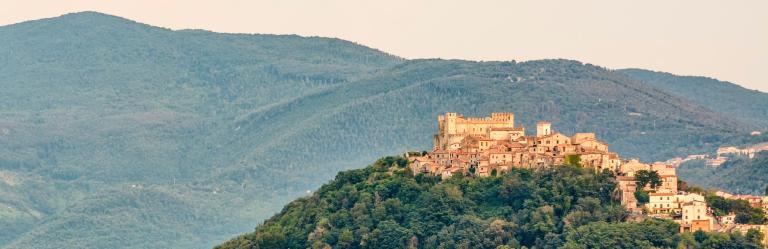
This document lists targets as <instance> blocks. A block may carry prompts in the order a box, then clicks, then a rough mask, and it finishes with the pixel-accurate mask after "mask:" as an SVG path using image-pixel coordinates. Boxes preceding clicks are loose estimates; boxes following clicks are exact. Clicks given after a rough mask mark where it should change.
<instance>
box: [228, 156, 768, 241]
mask: <svg viewBox="0 0 768 249" xmlns="http://www.w3.org/2000/svg"><path fill="white" fill-rule="evenodd" d="M407 163H408V162H407V160H406V159H405V158H397V157H387V158H382V159H380V160H378V161H376V163H374V164H373V165H371V166H368V167H366V168H363V169H357V170H349V171H344V172H341V173H339V174H338V175H337V176H336V178H335V180H333V181H331V182H329V183H327V184H325V185H323V186H322V187H321V188H320V189H319V190H318V191H317V192H315V193H313V194H312V195H311V196H307V197H304V198H300V199H298V200H295V201H293V202H291V203H289V204H288V205H286V206H285V207H284V208H283V210H282V211H281V212H280V213H279V214H277V215H275V216H273V217H272V218H270V219H268V220H267V221H266V222H264V224H262V225H260V226H258V227H256V230H255V231H254V232H252V233H248V234H246V235H243V236H240V237H237V238H235V239H233V240H230V241H228V242H226V243H224V244H222V245H220V246H218V247H216V248H218V249H234V248H328V247H332V248H521V247H524V248H761V247H762V246H761V244H760V242H761V239H762V237H759V236H755V235H754V234H752V235H746V236H745V235H742V234H723V233H719V234H708V233H703V232H698V233H696V235H693V234H692V233H686V234H683V235H681V234H679V233H678V230H679V227H678V224H677V223H674V222H672V221H669V220H661V219H658V220H657V219H651V218H647V219H645V220H644V221H641V222H624V221H626V219H627V217H628V212H627V211H626V210H624V208H623V207H622V206H621V204H620V203H619V202H618V200H616V198H615V196H616V195H615V190H616V180H615V178H614V176H613V175H612V173H610V172H608V171H605V172H603V173H595V172H593V171H591V170H588V169H584V168H581V167H574V166H562V167H553V168H550V169H546V170H538V171H533V170H528V169H513V170H511V171H510V172H507V173H505V174H502V175H501V176H498V177H496V176H491V177H479V178H473V177H464V176H462V175H460V174H457V175H455V176H454V177H452V178H449V179H446V180H439V178H437V177H430V176H426V175H424V174H419V175H415V176H414V175H413V173H412V172H410V168H407V167H406V164H407Z"/></svg>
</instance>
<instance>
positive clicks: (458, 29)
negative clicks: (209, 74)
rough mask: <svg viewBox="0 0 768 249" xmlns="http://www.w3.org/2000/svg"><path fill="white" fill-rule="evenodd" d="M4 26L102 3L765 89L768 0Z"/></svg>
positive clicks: (227, 10)
mask: <svg viewBox="0 0 768 249" xmlns="http://www.w3.org/2000/svg"><path fill="white" fill-rule="evenodd" d="M0 6H1V7H0V25H6V24H11V23H17V22H22V21H26V20H32V19H39V18H46V17H54V16H59V15H62V14H66V13H70V12H78V11H86V10H92V11H99V12H103V13H107V14H112V15H117V16H121V17H125V18H128V19H132V20H136V21H138V22H142V23H147V24H150V25H154V26H161V27H167V28H171V29H189V28H194V29H206V30H211V31H216V32H227V33H262V34H298V35H304V36H325V37H338V38H341V39H345V40H350V41H354V42H357V43H361V44H363V45H366V46H370V47H373V48H377V49H380V50H383V51H386V52H389V53H392V54H395V55H398V56H402V57H405V58H409V59H414V58H446V59H468V60H517V61H525V60H533V59H544V58H566V59H574V60H579V61H582V62H586V63H592V64H596V65H601V66H605V67H608V68H615V69H618V68H628V67H637V68H645V69H651V70H658V71H665V72H670V73H674V74H679V75H701V76H709V77H713V78H717V79H720V80H725V81H731V82H734V83H737V84H740V85H743V86H745V87H747V88H751V89H760V90H762V91H765V92H768V1H766V0H755V1H746V0H743V1H738V0H734V1H709V0H674V1H669V0H665V1H656V0H651V1H621V0H611V1H490V0H488V1H486V0H475V1H452V0H441V1H437V0H435V1H418V0H385V1H381V0H380V1H363V0H349V1H342V0H312V1H300V0H274V1H240V0H237V1H196V0H130V1H97V0H89V1H86V0H66V1H61V0H49V1H45V0H20V1H8V0H0Z"/></svg>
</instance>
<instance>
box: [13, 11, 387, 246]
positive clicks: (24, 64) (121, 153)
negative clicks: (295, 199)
mask: <svg viewBox="0 0 768 249" xmlns="http://www.w3.org/2000/svg"><path fill="white" fill-rule="evenodd" d="M401 61H402V60H401V59H400V58H397V57H394V56H391V55H388V54H385V53H382V52H380V51H377V50H373V49H370V48H366V47H363V46H359V45H356V44H353V43H350V42H347V41H342V40H338V39H328V38H305V37H298V36H276V35H234V34H216V33H211V32H202V31H171V30H167V29H162V28H156V27H152V26H148V25H144V24H139V23H135V22H133V21H130V20H126V19H122V18H119V17H114V16H109V15H104V14H100V13H93V12H85V13H77V14H69V15H64V16H61V17H57V18H52V19H44V20H37V21H30V22H25V23H20V24H15V25H9V26H4V27H0V88H2V89H3V91H0V107H2V108H0V117H1V118H0V172H7V174H8V175H10V176H14V177H15V180H14V181H15V182H16V183H15V184H13V185H1V184H0V204H2V205H4V207H8V209H9V210H10V211H8V212H5V211H0V220H2V224H7V225H2V226H0V247H1V246H2V245H3V244H6V243H11V242H13V243H12V244H10V246H9V247H10V248H30V247H32V248H42V245H45V246H49V247H51V248H67V247H68V248H83V247H88V248H121V247H132V246H133V247H141V246H140V244H141V243H159V244H157V245H164V246H163V247H167V248H189V247H192V246H195V247H199V248H206V247H210V246H211V245H213V243H214V241H220V240H222V239H225V238H228V237H230V236H231V235H232V234H235V233H239V232H241V231H242V230H243V229H249V228H251V227H252V226H253V225H252V221H251V220H258V219H260V218H263V217H266V216H267V215H268V214H269V213H271V212H273V211H274V207H276V206H277V204H269V202H265V201H264V199H258V200H254V199H252V198H247V199H246V200H245V201H244V200H242V198H241V197H243V194H242V192H239V193H237V194H231V193H218V192H216V188H217V187H216V186H215V185H206V186H202V185H194V184H193V181H197V180H200V179H205V177H207V176H210V175H211V174H213V173H214V172H215V171H216V170H219V169H221V168H224V167H227V166H230V165H232V163H231V162H233V161H237V158H238V157H242V156H243V155H244V154H247V153H249V150H250V148H249V147H248V146H251V145H247V146H245V147H243V148H237V149H232V150H231V151H228V152H227V153H217V152H220V151H216V149H217V148H219V147H221V146H222V145H220V144H216V143H215V141H219V140H231V139H229V138H219V137H211V136H219V135H236V136H240V135H241V134H236V133H226V132H222V130H225V129H226V130H231V129H234V128H235V127H233V126H232V125H230V124H231V123H232V122H233V120H235V119H236V117H237V116H239V115H242V113H247V112H251V111H252V110H254V109H259V108H264V107H265V106H269V105H272V104H273V103H279V102H281V101H285V100H289V99H293V98H298V97H301V96H303V95H306V94H310V93H313V92H317V91H319V90H322V89H325V88H328V87H332V86H334V85H338V84H346V83H348V82H351V81H353V80H355V79H357V78H361V77H367V75H369V74H372V73H375V72H376V71H379V70H382V69H385V68H388V67H391V66H392V65H394V64H397V63H400V62H401ZM237 153H241V154H237ZM174 183H175V184H174ZM134 185H140V186H145V188H141V189H136V190H131V191H132V192H139V193H140V194H141V196H143V197H142V198H139V199H137V200H136V201H135V202H128V203H125V202H114V201H111V200H112V198H114V196H124V195H125V194H127V193H126V192H125V188H129V187H130V186H134ZM158 191H160V192H158ZM132 192H131V193H132ZM264 195H269V193H265V194H264ZM132 196H133V194H130V195H128V196H124V198H126V199H128V200H131V199H134V197H132ZM238 196H240V197H238ZM213 200H215V201H213ZM169 201H173V203H168V202H169ZM232 202H236V203H238V204H233V203H232ZM126 204H131V205H138V207H142V208H138V207H135V208H126V207H123V205H126ZM168 205H171V206H168ZM227 206H232V207H235V206H236V207H238V208H237V210H235V209H230V210H226V209H224V207H227ZM171 207H172V208H171ZM266 207H270V208H269V209H264V208H266ZM241 208H246V209H248V211H246V209H241ZM74 209H77V210H74ZM239 211H242V212H243V214H244V215H245V216H240V215H235V216H230V215H227V216H221V214H232V213H235V212H239ZM177 216H182V217H186V216H188V218H181V219H170V220H164V221H160V220H158V219H157V217H177ZM247 216H251V218H250V219H242V218H244V217H247ZM8 217H13V219H9V218H8ZM83 217H89V218H88V219H87V220H83ZM125 217H133V218H131V219H126V218H125ZM200 217H204V218H200ZM217 217H218V218H217ZM238 220H239V221H238ZM72 223H76V224H78V225H71V224H72ZM223 224H226V226H225V227H222V225H223ZM138 227H141V228H142V229H135V228H138ZM65 228H66V229H65ZM121 231H124V232H121ZM169 233H170V234H172V235H169ZM43 234H44V235H45V236H42V235H43ZM158 234H166V235H168V236H157V235H158ZM216 236H218V237H216ZM126 238H133V239H131V240H133V241H128V240H126ZM192 238H195V239H192ZM142 239H145V240H146V242H142V241H141V240H142ZM195 240H197V241H195ZM73 242H77V243H73Z"/></svg>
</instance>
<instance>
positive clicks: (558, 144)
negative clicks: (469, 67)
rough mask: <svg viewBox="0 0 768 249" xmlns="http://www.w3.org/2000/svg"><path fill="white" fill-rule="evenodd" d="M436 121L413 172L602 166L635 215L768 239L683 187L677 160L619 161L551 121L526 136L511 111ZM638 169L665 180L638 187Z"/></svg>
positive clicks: (761, 200)
mask: <svg viewBox="0 0 768 249" xmlns="http://www.w3.org/2000/svg"><path fill="white" fill-rule="evenodd" d="M437 120H438V133H437V134H435V135H434V148H433V149H432V151H431V152H425V153H407V156H408V160H409V167H410V168H411V170H412V171H413V172H414V173H424V174H431V175H436V176H440V177H442V178H449V177H451V176H453V175H454V174H464V175H469V174H472V175H476V176H491V175H496V174H500V173H502V172H504V171H507V170H510V169H512V168H529V169H530V168H532V169H538V168H546V167H551V166H556V165H564V164H578V165H581V166H582V167H587V168H591V169H594V170H598V171H602V170H606V169H607V170H610V171H612V172H614V173H615V174H616V179H617V182H618V191H619V192H620V193H621V194H620V196H621V204H622V205H624V206H625V207H626V208H627V210H629V211H630V212H632V213H634V214H637V215H644V216H645V215H647V216H652V217H657V218H664V219H672V220H674V221H675V222H677V223H679V224H680V231H681V232H692V231H697V230H702V231H742V230H743V231H746V230H748V229H758V230H760V231H762V232H763V233H764V234H766V239H768V233H767V232H768V227H767V226H766V225H744V224H736V223H735V222H734V220H735V216H734V215H726V216H723V217H715V216H714V215H713V213H712V211H711V209H710V208H709V207H708V206H707V202H706V199H705V197H704V196H702V195H700V194H697V193H686V192H683V191H679V190H678V186H677V184H678V179H677V174H676V170H675V169H676V168H675V165H671V164H669V163H666V162H656V163H652V164H646V163H642V162H640V161H638V160H621V159H620V158H619V156H618V155H617V154H616V153H614V152H610V151H609V150H608V145H607V144H606V143H604V142H602V141H600V140H598V139H597V138H596V137H595V134H594V133H576V134H574V135H572V136H566V135H564V134H562V133H559V132H557V131H555V130H553V129H552V125H551V123H549V122H544V121H542V122H538V123H537V124H536V134H535V135H533V136H526V134H525V128H523V127H517V126H515V124H514V114H512V113H492V114H491V116H490V117H485V118H466V117H464V116H462V115H460V114H458V113H450V112H449V113H446V114H445V115H440V116H439V117H438V119H437ZM720 152H721V151H718V154H720ZM750 152H751V151H750ZM723 153H734V152H731V151H728V152H726V151H723ZM735 153H741V151H739V152H735ZM692 159H693V158H691V159H689V160H692ZM640 171H646V172H652V171H655V172H656V174H657V175H658V178H659V179H660V180H661V184H660V185H658V186H655V187H653V188H652V187H651V185H650V184H648V185H646V186H637V179H636V177H637V176H638V173H639V172H640ZM638 188H642V189H643V190H645V191H646V192H648V197H649V198H648V202H647V203H645V204H643V205H640V204H639V203H638V200H637V199H636V197H635V192H636V190H637V189H638ZM718 195H721V196H723V197H724V198H729V199H743V200H747V201H748V202H749V203H750V204H751V205H753V206H754V207H762V208H763V209H764V210H765V211H766V212H767V213H768V198H766V197H756V196H744V195H728V194H727V193H723V192H719V193H718ZM766 244H768V241H766Z"/></svg>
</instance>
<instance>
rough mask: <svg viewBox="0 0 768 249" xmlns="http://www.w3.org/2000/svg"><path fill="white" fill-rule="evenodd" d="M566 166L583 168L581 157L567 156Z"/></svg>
mask: <svg viewBox="0 0 768 249" xmlns="http://www.w3.org/2000/svg"><path fill="white" fill-rule="evenodd" d="M565 165H570V166H581V155H567V156H565Z"/></svg>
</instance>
